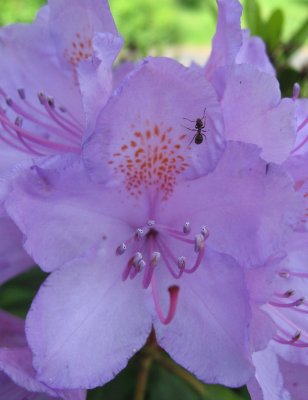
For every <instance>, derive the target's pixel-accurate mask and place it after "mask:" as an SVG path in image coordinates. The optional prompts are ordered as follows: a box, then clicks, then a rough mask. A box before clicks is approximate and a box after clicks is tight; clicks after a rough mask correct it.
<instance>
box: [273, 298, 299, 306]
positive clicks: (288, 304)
mask: <svg viewBox="0 0 308 400" xmlns="http://www.w3.org/2000/svg"><path fill="white" fill-rule="evenodd" d="M304 301H305V298H304V297H301V298H300V299H297V300H296V301H293V302H292V303H279V302H277V301H269V304H271V305H272V306H275V307H282V308H289V307H298V306H300V305H301V304H303V303H304Z"/></svg>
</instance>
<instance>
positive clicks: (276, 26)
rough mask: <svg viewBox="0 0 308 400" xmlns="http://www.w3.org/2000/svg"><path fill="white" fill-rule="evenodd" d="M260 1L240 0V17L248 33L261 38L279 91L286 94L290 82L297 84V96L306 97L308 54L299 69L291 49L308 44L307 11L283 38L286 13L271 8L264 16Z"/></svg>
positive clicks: (307, 92)
mask: <svg viewBox="0 0 308 400" xmlns="http://www.w3.org/2000/svg"><path fill="white" fill-rule="evenodd" d="M260 4H261V3H260V1H259V0H244V16H245V18H246V22H247V26H248V28H249V30H250V33H251V35H256V36H260V37H261V38H262V39H263V40H264V42H265V45H266V49H267V53H268V55H269V57H270V59H271V61H272V63H273V65H274V67H275V69H276V71H277V78H278V80H279V82H280V87H281V91H282V93H283V94H284V95H287V96H290V95H291V94H292V89H293V85H294V82H298V83H299V84H300V85H301V95H302V96H303V97H307V96H308V82H307V78H308V57H306V60H305V61H304V63H303V65H302V67H301V68H300V69H299V70H298V69H296V68H294V67H293V66H292V57H293V56H294V54H295V52H296V51H297V50H299V49H300V48H301V47H303V46H304V45H305V44H306V45H307V43H308V15H307V13H306V17H305V19H304V20H303V21H302V22H301V23H300V24H299V25H298V26H297V27H296V29H295V31H294V32H293V33H292V34H291V35H290V36H289V37H288V38H287V39H285V38H284V37H283V32H284V28H285V22H286V19H287V18H288V14H287V13H285V12H284V11H283V10H282V9H281V8H275V9H274V10H272V12H271V13H270V14H269V16H268V17H267V18H265V17H264V16H263V15H262V9H261V5H260ZM306 6H307V1H306ZM303 10H304V9H303Z"/></svg>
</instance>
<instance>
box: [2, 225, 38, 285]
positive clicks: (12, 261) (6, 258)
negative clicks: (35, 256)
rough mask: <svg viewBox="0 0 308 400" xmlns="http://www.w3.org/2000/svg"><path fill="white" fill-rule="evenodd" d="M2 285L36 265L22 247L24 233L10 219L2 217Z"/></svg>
mask: <svg viewBox="0 0 308 400" xmlns="http://www.w3.org/2000/svg"><path fill="white" fill-rule="evenodd" d="M0 237H1V240H0V285H1V284H3V283H4V282H5V281H7V280H8V279H11V278H13V277H14V276H15V275H17V274H19V273H21V272H23V271H25V270H26V269H28V268H30V267H32V266H33V265H34V261H33V260H32V259H31V258H30V257H29V255H28V254H27V253H26V252H25V250H24V249H23V247H22V233H21V232H20V231H19V229H18V228H17V227H16V225H15V224H14V223H13V222H12V221H11V220H10V219H9V218H5V217H2V218H0Z"/></svg>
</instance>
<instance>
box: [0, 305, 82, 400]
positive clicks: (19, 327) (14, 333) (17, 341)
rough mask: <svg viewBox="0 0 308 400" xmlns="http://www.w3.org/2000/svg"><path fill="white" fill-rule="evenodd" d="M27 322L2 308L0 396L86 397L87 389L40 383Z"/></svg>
mask: <svg viewBox="0 0 308 400" xmlns="http://www.w3.org/2000/svg"><path fill="white" fill-rule="evenodd" d="M31 358H32V356H31V352H30V349H29V348H28V345H27V342H26V337H25V334H24V321H22V320H21V319H20V318H16V317H14V316H11V315H9V314H7V313H5V312H4V311H0V398H1V399H5V400H11V399H33V400H48V399H50V400H51V399H55V398H57V399H64V400H83V399H85V398H86V393H85V391H83V390H57V389H51V388H49V387H48V386H47V385H45V384H44V383H41V382H39V381H38V380H37V379H36V377H35V375H36V372H35V370H34V369H33V367H32V363H31V362H32V360H31Z"/></svg>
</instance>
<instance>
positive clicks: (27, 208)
mask: <svg viewBox="0 0 308 400" xmlns="http://www.w3.org/2000/svg"><path fill="white" fill-rule="evenodd" d="M54 160H55V167H57V169H52V166H51V167H50V169H46V170H44V169H42V168H40V167H36V168H33V169H32V170H31V171H30V173H28V172H27V173H25V174H24V175H21V176H20V177H19V178H18V179H17V180H16V182H15V183H14V190H13V191H12V193H11V194H10V196H9V197H8V199H7V201H6V207H7V210H8V211H9V213H10V215H11V216H12V217H13V218H14V220H15V222H16V223H17V224H18V226H19V228H20V229H21V230H22V232H23V233H24V235H25V244H24V246H25V248H26V250H27V251H28V253H29V254H31V255H32V256H33V258H34V259H35V261H36V262H37V263H38V264H39V265H40V266H41V268H42V269H44V270H46V271H52V270H53V269H55V268H57V267H59V266H61V265H62V264H63V263H64V262H66V261H69V260H71V259H73V258H75V257H77V256H79V255H80V254H82V253H83V252H84V251H85V250H86V249H87V248H88V247H91V246H92V245H93V244H94V243H96V242H97V241H98V240H100V241H103V240H105V237H106V236H107V237H109V236H110V234H113V233H114V232H115V234H116V235H117V234H118V233H119V232H122V233H123V234H124V233H125V230H127V229H128V226H129V225H132V226H134V225H137V226H138V224H143V223H144V222H145V221H146V220H145V218H146V212H147V204H146V203H144V204H140V203H138V202H137V201H136V200H135V199H133V198H127V196H123V194H122V193H119V192H118V188H111V187H104V186H102V185H97V184H94V183H93V182H91V181H89V179H88V177H87V175H86V174H85V171H84V169H83V165H82V164H80V162H79V161H78V160H77V161H76V162H74V163H73V164H72V162H71V160H69V161H68V162H67V163H65V161H66V160H67V159H66V158H63V159H60V158H55V159H54ZM60 160H62V161H60ZM58 162H59V163H58ZM61 163H63V165H61ZM55 167H54V168H55ZM42 232H44V234H42ZM130 234H131V232H130ZM122 240H123V239H122V238H121V237H118V238H117V240H116V241H115V242H113V243H112V246H113V247H112V252H114V249H116V247H117V246H118V245H119V243H120V242H121V241H122Z"/></svg>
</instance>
